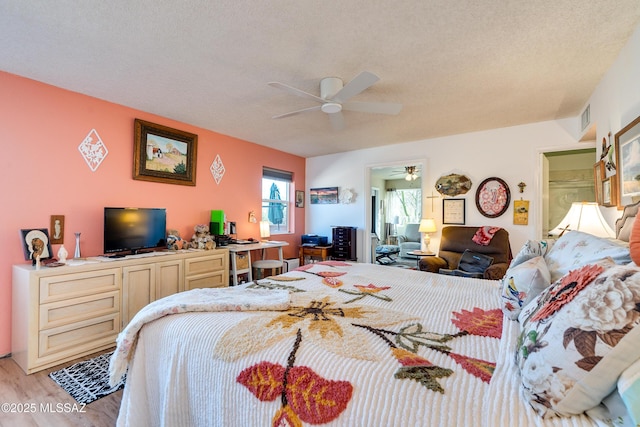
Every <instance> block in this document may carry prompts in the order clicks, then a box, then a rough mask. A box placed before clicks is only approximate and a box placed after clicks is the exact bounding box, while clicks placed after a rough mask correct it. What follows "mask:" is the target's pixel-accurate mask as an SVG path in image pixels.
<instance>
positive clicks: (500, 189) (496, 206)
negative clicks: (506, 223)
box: [476, 177, 511, 218]
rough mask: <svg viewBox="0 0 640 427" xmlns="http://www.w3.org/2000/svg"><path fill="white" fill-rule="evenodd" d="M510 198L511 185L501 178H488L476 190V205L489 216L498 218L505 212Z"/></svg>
mask: <svg viewBox="0 0 640 427" xmlns="http://www.w3.org/2000/svg"><path fill="white" fill-rule="evenodd" d="M510 200H511V192H510V191H509V186H508V185H507V183H506V182H504V181H503V180H501V179H500V178H496V177H491V178H487V179H485V180H484V181H482V182H481V183H480V185H479V186H478V189H477V190H476V206H477V208H478V210H479V211H480V213H481V214H482V215H484V216H486V217H487V218H496V217H499V216H500V215H502V214H503V213H505V211H506V210H507V208H508V207H509V201H510Z"/></svg>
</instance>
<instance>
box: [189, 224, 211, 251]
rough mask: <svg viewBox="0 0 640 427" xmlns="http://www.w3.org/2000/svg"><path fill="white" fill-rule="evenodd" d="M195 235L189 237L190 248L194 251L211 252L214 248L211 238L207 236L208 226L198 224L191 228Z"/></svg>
mask: <svg viewBox="0 0 640 427" xmlns="http://www.w3.org/2000/svg"><path fill="white" fill-rule="evenodd" d="M193 230H194V231H195V233H194V234H193V236H191V247H194V248H196V249H205V250H211V249H213V248H215V247H216V242H215V241H214V240H213V236H211V235H210V234H209V226H207V225H205V224H198V225H196V226H195V227H193Z"/></svg>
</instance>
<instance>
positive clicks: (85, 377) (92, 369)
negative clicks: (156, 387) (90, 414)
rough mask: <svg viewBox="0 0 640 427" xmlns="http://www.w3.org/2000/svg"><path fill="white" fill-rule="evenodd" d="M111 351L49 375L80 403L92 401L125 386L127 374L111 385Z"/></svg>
mask: <svg viewBox="0 0 640 427" xmlns="http://www.w3.org/2000/svg"><path fill="white" fill-rule="evenodd" d="M111 354H113V352H110V353H105V354H101V355H100V356H97V357H94V358H93V359H89V360H85V361H84V362H79V363H76V364H75V365H71V366H69V367H68V368H64V369H60V370H59V371H54V372H51V373H50V374H49V377H50V378H51V379H52V380H53V381H55V382H56V384H58V385H59V386H60V387H62V388H63V389H64V390H65V391H66V392H67V393H69V394H70V395H71V397H73V398H74V399H75V400H77V401H78V403H91V402H93V401H94V400H97V399H100V398H101V397H104V396H106V395H108V394H111V393H113V392H115V391H118V390H120V389H121V388H122V387H124V383H125V379H126V376H123V377H122V380H120V382H119V383H118V384H116V385H115V387H109V358H110V357H111Z"/></svg>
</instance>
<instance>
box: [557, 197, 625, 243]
mask: <svg viewBox="0 0 640 427" xmlns="http://www.w3.org/2000/svg"><path fill="white" fill-rule="evenodd" d="M565 231H582V232H583V233H589V234H593V235H594V236H598V237H615V236H616V233H615V232H614V231H613V229H612V228H611V227H610V226H609V224H607V221H605V219H604V217H603V216H602V213H601V212H600V208H599V207H598V204H597V203H594V202H574V203H572V204H571V208H570V209H569V212H567V215H565V217H564V218H562V221H560V223H559V224H558V225H557V226H556V227H555V228H554V229H553V230H551V231H549V234H550V235H552V236H562V234H563V233H564V232H565Z"/></svg>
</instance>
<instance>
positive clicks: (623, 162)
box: [611, 117, 640, 208]
mask: <svg viewBox="0 0 640 427" xmlns="http://www.w3.org/2000/svg"><path fill="white" fill-rule="evenodd" d="M615 144H616V167H617V176H616V181H617V182H616V184H617V185H618V187H617V188H616V189H614V188H613V186H612V188H611V190H612V191H615V192H616V195H615V196H613V193H612V197H613V198H615V199H616V204H617V206H618V207H619V208H622V207H623V206H624V205H625V204H628V203H631V201H632V199H631V198H632V197H636V196H640V156H639V154H640V117H637V118H636V119H635V120H634V121H632V122H631V123H629V124H628V125H627V126H625V127H624V128H623V129H622V130H620V132H618V133H616V136H615ZM616 196H617V197H616ZM625 198H626V199H625Z"/></svg>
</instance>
